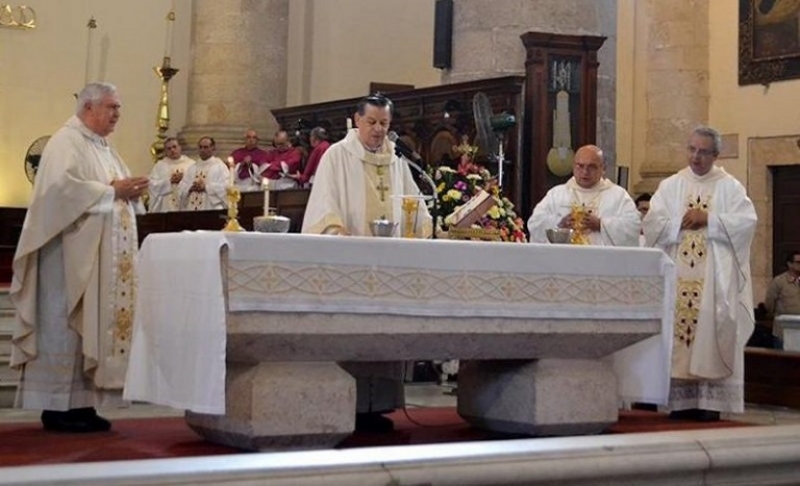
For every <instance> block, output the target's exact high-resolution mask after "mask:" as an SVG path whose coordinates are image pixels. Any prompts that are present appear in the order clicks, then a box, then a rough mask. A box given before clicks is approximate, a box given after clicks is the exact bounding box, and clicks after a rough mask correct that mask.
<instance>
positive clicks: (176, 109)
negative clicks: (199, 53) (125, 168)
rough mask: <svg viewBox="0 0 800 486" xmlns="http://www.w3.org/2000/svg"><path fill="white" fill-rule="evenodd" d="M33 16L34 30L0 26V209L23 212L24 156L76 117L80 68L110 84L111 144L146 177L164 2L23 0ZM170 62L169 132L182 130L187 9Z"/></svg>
mask: <svg viewBox="0 0 800 486" xmlns="http://www.w3.org/2000/svg"><path fill="white" fill-rule="evenodd" d="M9 3H12V4H13V5H19V4H22V3H24V4H26V5H29V6H30V7H32V8H33V9H34V10H35V12H36V23H37V28H36V29H34V30H28V31H23V30H14V29H7V28H0V180H2V183H0V206H27V204H28V202H29V199H30V193H31V185H30V183H29V182H28V180H27V179H26V178H25V173H24V168H23V159H24V157H25V154H26V152H27V149H28V146H29V145H30V144H31V143H32V142H33V141H34V140H35V139H36V138H38V137H40V136H43V135H50V134H52V133H53V132H54V131H56V130H57V129H58V128H59V127H60V126H61V125H62V124H63V122H64V121H65V120H66V119H67V118H68V117H69V116H70V115H72V114H73V113H74V111H75V98H74V97H73V93H76V92H78V91H80V89H81V88H82V87H83V85H84V82H85V80H86V79H85V78H86V71H87V44H88V31H89V29H88V28H87V27H86V24H87V22H88V20H89V18H90V17H92V16H94V18H95V19H96V20H97V28H96V29H94V30H93V32H92V44H91V45H92V53H93V54H92V56H91V58H90V59H89V63H88V68H89V69H88V72H89V79H88V80H89V81H96V80H100V81H108V82H111V83H113V84H115V85H116V86H117V88H118V89H119V92H120V95H121V98H122V104H123V108H122V119H121V121H120V123H119V125H118V126H117V130H116V133H114V134H113V135H112V138H111V139H112V141H113V143H114V144H115V145H116V146H117V148H118V149H119V151H120V153H121V154H122V156H123V158H124V159H125V160H126V162H127V163H128V165H129V166H130V167H131V169H132V170H133V171H134V172H135V173H137V174H144V173H146V172H148V171H149V169H150V165H151V164H152V161H151V160H150V154H149V147H150V144H151V143H152V142H153V141H154V140H155V135H156V128H155V117H156V109H157V107H158V101H159V97H160V84H159V80H158V77H157V76H156V74H155V73H154V72H153V67H154V66H157V65H160V64H161V59H162V57H163V55H164V48H165V37H166V36H165V34H166V21H165V17H166V14H167V12H168V11H169V9H170V7H171V5H172V3H170V2H166V1H164V0H137V1H135V2H133V1H124V0H26V1H25V2H9ZM174 5H175V12H176V16H177V19H176V21H175V24H174V27H175V28H174V42H173V45H174V47H173V52H172V65H173V66H174V67H177V68H179V69H180V68H183V69H182V71H181V72H179V73H178V74H177V76H176V77H175V78H174V79H173V82H172V83H171V94H172V98H171V101H172V103H171V117H172V121H171V126H170V131H169V134H174V133H175V132H177V131H178V130H179V129H180V128H181V127H182V126H183V124H184V120H185V113H186V82H187V79H188V76H187V75H188V72H187V69H186V68H187V67H188V59H189V33H190V21H191V17H190V12H191V2H190V1H189V0H177V1H175V2H174Z"/></svg>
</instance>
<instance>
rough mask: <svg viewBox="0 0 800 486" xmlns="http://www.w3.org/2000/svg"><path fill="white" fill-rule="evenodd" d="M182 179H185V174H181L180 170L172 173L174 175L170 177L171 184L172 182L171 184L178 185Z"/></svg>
mask: <svg viewBox="0 0 800 486" xmlns="http://www.w3.org/2000/svg"><path fill="white" fill-rule="evenodd" d="M181 179H183V172H181V171H179V170H176V171H175V172H173V173H172V175H171V176H170V177H169V182H170V183H171V184H177V183H179V182H180V181H181Z"/></svg>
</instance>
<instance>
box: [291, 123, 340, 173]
mask: <svg viewBox="0 0 800 486" xmlns="http://www.w3.org/2000/svg"><path fill="white" fill-rule="evenodd" d="M308 142H309V143H310V144H311V148H312V150H311V154H309V156H308V160H306V167H305V169H303V172H302V173H300V172H299V171H297V172H294V173H291V174H289V177H291V178H292V179H294V180H296V181H297V182H298V183H299V184H300V185H301V186H305V185H306V184H313V183H314V174H316V173H317V167H319V161H320V160H322V156H323V155H324V154H325V151H326V150H328V147H330V146H331V143H330V142H329V141H328V131H327V130H325V129H324V128H322V127H314V128H312V129H311V132H310V133H309V134H308Z"/></svg>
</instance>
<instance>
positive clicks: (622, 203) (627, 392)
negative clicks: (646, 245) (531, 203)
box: [528, 145, 672, 406]
mask: <svg viewBox="0 0 800 486" xmlns="http://www.w3.org/2000/svg"><path fill="white" fill-rule="evenodd" d="M604 173H605V161H604V159H603V153H602V151H601V150H600V149H599V148H598V147H596V146H594V145H585V146H583V147H581V148H579V149H578V150H577V152H575V157H574V161H573V168H572V174H573V177H572V178H571V179H570V180H569V181H567V182H566V183H565V184H562V185H560V186H556V187H554V188H552V189H550V191H548V192H547V194H546V195H545V197H544V198H543V199H542V201H541V202H539V204H537V205H536V207H535V208H534V210H533V215H531V217H530V219H529V220H528V231H529V232H530V235H531V242H535V243H545V242H547V238H546V231H547V229H549V228H556V227H558V228H571V229H573V230H574V231H576V232H579V234H577V235H576V236H578V241H579V242H581V243H584V244H590V245H600V246H639V245H640V244H641V241H640V236H641V227H642V226H641V215H640V213H639V211H638V210H637V208H636V204H635V203H634V202H633V200H632V199H631V197H630V195H628V193H627V192H626V191H625V190H624V189H623V188H621V187H620V186H618V185H616V184H614V183H613V182H611V181H609V180H608V179H606V178H605V177H603V174H604ZM576 218H580V219H576ZM664 324H665V325H663V326H662V332H661V333H660V334H659V335H656V336H652V337H650V338H648V339H646V340H644V341H640V342H638V343H636V344H634V345H632V346H629V347H627V348H625V349H623V350H620V351H618V352H616V353H614V354H613V355H611V356H609V357H608V362H609V363H610V365H611V366H612V368H613V370H614V373H615V375H616V376H617V388H618V390H617V391H618V394H619V397H620V401H621V402H622V403H625V404H629V403H636V402H643V403H647V404H651V405H653V406H655V405H656V404H661V405H666V403H667V398H668V394H669V377H670V370H669V356H670V349H671V343H672V326H671V323H670V322H669V319H667V322H666V323H664Z"/></svg>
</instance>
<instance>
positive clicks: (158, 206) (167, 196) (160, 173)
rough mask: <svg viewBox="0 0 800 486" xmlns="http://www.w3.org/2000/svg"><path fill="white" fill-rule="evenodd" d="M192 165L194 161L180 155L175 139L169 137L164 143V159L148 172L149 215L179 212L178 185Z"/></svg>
mask: <svg viewBox="0 0 800 486" xmlns="http://www.w3.org/2000/svg"><path fill="white" fill-rule="evenodd" d="M192 164H194V160H192V159H190V158H189V157H187V156H185V155H183V154H182V153H181V144H180V143H178V139H177V138H175V137H169V138H167V139H166V140H165V141H164V158H162V159H161V160H159V161H158V162H156V164H155V165H154V166H153V169H152V170H151V171H150V204H149V210H150V212H151V213H166V212H170V211H180V198H179V196H178V184H179V183H180V182H181V179H183V173H184V172H185V171H186V169H187V168H188V167H189V166H190V165H192Z"/></svg>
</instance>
